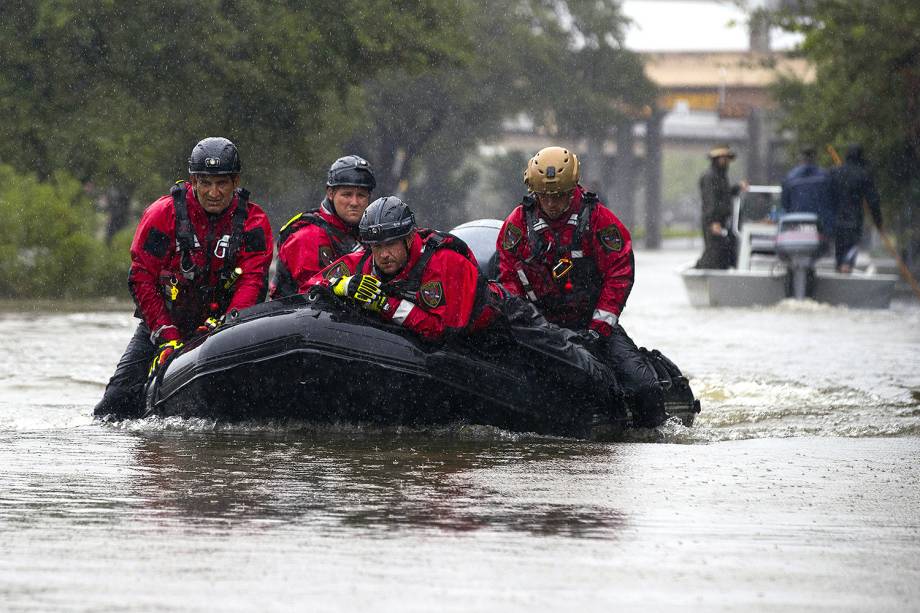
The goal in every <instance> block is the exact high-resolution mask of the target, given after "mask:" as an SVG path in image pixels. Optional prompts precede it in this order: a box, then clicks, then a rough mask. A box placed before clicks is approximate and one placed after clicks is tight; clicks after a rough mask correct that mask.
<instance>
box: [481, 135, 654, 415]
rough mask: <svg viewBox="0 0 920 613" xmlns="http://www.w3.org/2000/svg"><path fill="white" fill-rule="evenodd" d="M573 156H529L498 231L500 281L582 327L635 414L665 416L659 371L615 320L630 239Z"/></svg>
mask: <svg viewBox="0 0 920 613" xmlns="http://www.w3.org/2000/svg"><path fill="white" fill-rule="evenodd" d="M578 172H579V168H578V158H577V157H576V155H575V154H574V153H572V152H571V151H569V150H567V149H564V148H562V147H547V148H545V149H541V150H540V151H539V152H538V153H537V154H536V155H535V156H534V157H533V158H532V159H531V160H530V161H529V162H528V164H527V169H526V170H525V171H524V183H525V184H526V185H527V187H528V189H529V194H528V195H527V196H526V197H525V198H524V199H523V202H522V203H521V204H520V205H518V206H517V207H516V208H515V209H514V211H512V213H511V215H509V216H508V218H507V219H506V220H505V223H504V225H503V226H502V229H501V231H500V232H499V235H498V241H497V246H496V248H497V250H498V252H499V281H500V282H501V283H502V285H503V286H504V287H505V289H507V290H508V292H509V293H511V294H513V295H516V296H520V297H522V298H525V299H527V300H529V301H531V302H532V303H534V304H535V305H536V306H537V307H538V308H539V309H540V311H541V312H542V313H543V315H544V316H545V317H546V319H547V320H549V321H550V322H551V323H554V324H556V325H559V326H562V327H564V328H570V329H572V330H576V331H579V332H580V335H581V337H582V340H583V341H584V344H585V345H586V346H588V347H589V348H591V349H593V350H594V351H595V352H597V354H598V355H599V356H601V357H603V359H604V360H605V361H606V362H607V364H608V365H609V366H610V367H611V368H612V370H613V371H614V373H615V374H616V376H617V379H618V380H619V382H620V384H621V385H622V386H623V388H624V389H625V390H626V391H627V393H629V394H630V395H631V396H632V397H633V399H634V406H635V407H636V409H637V410H636V413H637V415H635V416H634V417H635V421H636V423H637V424H638V425H642V426H656V425H658V424H659V423H661V421H663V420H664V418H665V413H664V398H663V392H662V389H661V385H660V384H659V382H658V376H657V375H656V373H655V370H654V368H653V367H652V366H651V365H649V364H648V362H647V361H646V360H645V358H644V357H643V355H642V353H641V352H640V351H639V349H638V348H637V347H636V345H635V343H633V341H632V340H631V339H630V338H629V336H628V335H627V334H626V332H625V331H624V330H623V327H622V326H621V325H620V324H619V319H620V315H621V314H622V312H623V307H624V306H625V305H626V299H627V298H628V297H629V292H630V291H631V290H632V286H633V277H634V260H633V251H632V240H631V238H630V235H629V231H628V230H627V229H626V228H625V227H624V226H623V224H622V223H621V222H620V220H619V219H617V217H616V215H614V214H613V212H612V211H610V209H608V208H607V207H606V206H604V204H603V203H602V202H600V200H598V197H597V195H595V194H593V193H591V192H588V191H585V189H584V188H583V187H582V186H581V185H579V184H578Z"/></svg>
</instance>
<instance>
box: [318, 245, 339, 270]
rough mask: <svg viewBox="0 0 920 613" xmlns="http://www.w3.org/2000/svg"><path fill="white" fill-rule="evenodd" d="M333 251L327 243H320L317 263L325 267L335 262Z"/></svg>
mask: <svg viewBox="0 0 920 613" xmlns="http://www.w3.org/2000/svg"><path fill="white" fill-rule="evenodd" d="M335 260H336V257H335V252H334V251H333V250H332V247H330V246H329V245H320V247H319V265H320V266H322V267H323V268H325V267H326V266H329V265H330V264H332V263H333V262H335Z"/></svg>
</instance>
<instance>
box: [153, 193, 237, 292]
mask: <svg viewBox="0 0 920 613" xmlns="http://www.w3.org/2000/svg"><path fill="white" fill-rule="evenodd" d="M186 185H187V184H186V182H185V181H179V182H177V183H176V184H175V185H173V186H172V188H171V189H170V190H169V192H170V195H171V196H172V198H173V207H174V208H175V212H176V242H177V243H178V244H179V258H180V260H179V262H180V263H179V267H180V272H181V273H182V276H183V277H185V279H186V280H187V281H193V280H195V278H196V277H200V278H201V280H202V283H201V284H200V285H199V291H200V292H201V298H202V300H203V302H204V303H205V305H206V306H207V305H210V303H211V302H213V299H214V297H215V290H216V288H215V287H212V286H211V285H210V283H209V280H210V272H211V254H210V253H207V254H206V255H205V264H204V266H196V265H195V261H194V259H193V258H192V251H193V250H194V249H195V243H196V239H195V230H194V227H193V226H192V220H191V218H190V217H189V213H188V202H187V201H186V193H187V192H186V190H187V188H186ZM235 195H236V197H237V204H236V208H235V209H234V211H233V216H232V217H231V220H230V238H229V241H228V245H227V251H226V253H225V255H224V263H223V266H221V269H220V281H219V283H218V286H223V285H224V284H226V281H227V280H228V279H229V278H230V277H231V276H232V275H233V274H234V269H235V268H236V260H237V255H238V254H239V251H240V249H241V248H242V245H243V230H244V228H245V226H246V219H247V218H248V217H249V190H247V189H245V188H242V187H239V188H237V189H236V190H235ZM213 239H214V237H213V236H211V235H209V236H208V237H207V239H206V241H205V244H204V245H201V246H202V247H204V248H205V249H210V245H211V242H212V241H213ZM231 285H232V284H231ZM222 293H224V294H226V292H222ZM217 297H218V298H219V299H220V301H221V302H227V301H228V300H229V296H223V295H221V296H217Z"/></svg>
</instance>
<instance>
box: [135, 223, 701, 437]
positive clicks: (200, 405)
mask: <svg viewBox="0 0 920 613" xmlns="http://www.w3.org/2000/svg"><path fill="white" fill-rule="evenodd" d="M485 222H490V223H480V222H472V223H479V225H478V226H470V224H464V226H461V227H459V228H457V229H456V233H457V234H458V235H460V236H461V237H462V238H463V239H464V240H467V241H468V244H470V246H471V248H472V249H473V250H474V252H476V255H477V256H480V255H481V256H482V258H481V259H480V262H481V265H482V267H483V268H487V267H488V266H489V263H490V260H491V255H492V254H491V252H490V251H491V250H494V244H495V236H496V235H497V228H495V227H494V226H495V224H494V220H485ZM465 227H466V229H465ZM470 227H473V228H474V231H475V234H476V236H472V237H471V236H470V234H471V231H470V230H469V228H470ZM484 233H491V241H492V242H491V245H492V247H491V249H490V248H489V246H488V244H487V242H486V241H484V240H481V239H482V236H481V235H482V234H484ZM571 340H572V336H571V333H569V332H568V331H565V330H560V329H558V328H553V329H551V330H544V329H540V328H533V327H527V326H515V325H499V326H496V327H495V328H494V329H491V330H488V331H486V332H483V333H480V334H478V335H476V336H474V337H471V338H458V339H453V340H451V341H449V342H446V343H439V344H433V343H428V342H425V341H423V340H420V339H418V338H417V337H415V336H414V335H412V334H411V333H408V332H406V331H404V330H403V329H402V328H401V327H398V326H392V325H387V324H383V323H381V322H379V321H378V320H377V319H375V318H374V319H372V318H371V317H369V316H368V315H366V314H365V313H364V312H363V311H361V310H360V309H356V308H353V307H350V306H349V305H347V304H344V303H343V302H341V301H340V300H338V299H336V298H335V297H333V296H331V295H329V294H328V293H325V292H314V293H312V294H311V295H309V296H291V297H288V298H285V299H282V300H276V301H272V302H267V303H263V304H259V305H256V306H254V307H252V308H249V309H246V310H244V311H241V312H240V313H239V314H236V316H234V317H231V318H229V319H228V321H227V322H226V323H225V324H224V325H223V326H222V327H221V328H219V329H218V330H217V331H215V332H213V333H212V334H210V335H209V336H207V337H204V338H200V339H197V340H196V341H193V342H191V343H189V344H187V345H186V347H185V349H184V350H183V351H182V352H181V353H180V354H178V355H177V356H176V357H175V358H174V359H173V360H171V361H170V362H169V363H168V365H167V366H166V367H165V368H163V369H161V370H160V372H158V373H157V374H156V376H155V377H154V378H153V379H151V381H150V382H149V384H148V386H147V390H146V394H147V414H148V415H161V416H170V415H181V416H184V417H209V418H217V419H222V420H231V421H236V420H250V419H301V420H305V421H309V422H316V423H336V422H339V423H342V422H344V423H362V424H363V423H367V424H377V425H406V426H413V427H420V426H430V425H441V424H453V423H458V422H459V423H464V422H465V423H471V424H483V425H491V426H497V427H500V428H503V429H506V430H511V431H517V432H534V433H538V434H554V435H561V436H572V437H578V438H594V439H599V438H615V437H616V436H618V435H619V434H620V433H622V431H623V430H624V429H626V428H628V427H630V426H631V420H632V413H631V411H630V402H629V399H627V398H624V397H623V396H622V394H620V393H619V392H618V390H617V389H616V387H615V386H611V385H610V376H609V372H607V370H606V367H604V366H603V365H602V364H601V363H600V362H598V361H597V360H596V359H595V358H594V357H593V356H592V355H591V354H590V353H589V352H588V351H586V350H585V349H583V348H582V347H580V346H578V345H577V344H575V343H572V342H571ZM649 357H650V360H651V361H652V363H653V365H654V366H655V367H656V370H658V371H659V374H660V378H661V379H662V381H663V384H664V387H665V390H666V400H667V411H668V414H669V415H670V416H674V417H678V418H679V419H680V420H681V421H682V422H683V423H684V424H685V425H690V424H692V422H693V418H694V416H695V414H696V413H698V412H699V403H698V402H697V401H695V400H694V398H693V394H692V392H691V390H690V387H689V385H688V384H687V380H686V378H684V377H683V376H682V375H680V373H679V372H675V371H676V369H675V368H673V365H670V363H669V362H668V361H667V360H665V359H664V358H663V357H661V356H660V354H657V352H654V353H650V354H649ZM659 358H660V359H659Z"/></svg>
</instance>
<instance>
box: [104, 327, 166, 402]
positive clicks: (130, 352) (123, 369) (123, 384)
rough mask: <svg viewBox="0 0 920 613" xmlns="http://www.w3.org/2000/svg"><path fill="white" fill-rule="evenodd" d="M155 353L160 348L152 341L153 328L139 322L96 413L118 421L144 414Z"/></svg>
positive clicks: (106, 387)
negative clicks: (149, 376) (148, 378)
mask: <svg viewBox="0 0 920 613" xmlns="http://www.w3.org/2000/svg"><path fill="white" fill-rule="evenodd" d="M156 352H157V348H156V346H155V345H154V344H153V342H152V341H151V340H150V329H149V328H148V327H147V324H145V323H144V322H141V323H139V324H138V326H137V330H135V332H134V336H132V337H131V340H130V341H129V342H128V346H127V347H126V348H125V352H124V354H123V355H122V356H121V359H120V360H118V366H116V367H115V374H113V375H112V378H111V379H109V384H108V385H107V386H105V393H104V394H103V395H102V400H100V401H99V404H97V405H96V408H95V409H94V410H93V414H94V415H97V416H102V415H114V416H115V417H118V418H127V417H140V416H141V415H143V413H144V407H145V399H144V384H145V383H147V373H148V372H149V370H150V363H151V362H152V361H153V357H154V356H155V355H156Z"/></svg>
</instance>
